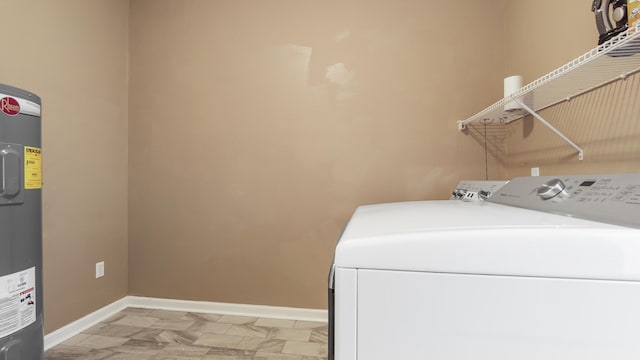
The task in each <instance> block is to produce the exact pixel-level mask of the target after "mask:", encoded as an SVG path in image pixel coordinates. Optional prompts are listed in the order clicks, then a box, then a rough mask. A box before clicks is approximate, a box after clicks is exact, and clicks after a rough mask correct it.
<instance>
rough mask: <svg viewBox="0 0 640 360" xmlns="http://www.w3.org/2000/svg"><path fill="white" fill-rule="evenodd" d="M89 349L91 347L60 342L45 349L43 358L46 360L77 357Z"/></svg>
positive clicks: (86, 352)
mask: <svg viewBox="0 0 640 360" xmlns="http://www.w3.org/2000/svg"><path fill="white" fill-rule="evenodd" d="M90 351H91V349H88V348H84V347H78V346H70V345H64V344H62V345H58V346H56V347H54V348H53V349H50V350H47V352H46V353H45V358H46V359H47V360H49V359H51V360H58V359H60V360H62V359H77V358H78V357H80V356H81V355H84V354H88V353H89V352H90Z"/></svg>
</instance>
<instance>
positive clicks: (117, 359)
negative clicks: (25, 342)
mask: <svg viewBox="0 0 640 360" xmlns="http://www.w3.org/2000/svg"><path fill="white" fill-rule="evenodd" d="M151 359H153V355H150V354H131V353H115V354H113V355H112V356H109V357H108V358H107V359H106V360H151ZM47 360H48V359H47Z"/></svg>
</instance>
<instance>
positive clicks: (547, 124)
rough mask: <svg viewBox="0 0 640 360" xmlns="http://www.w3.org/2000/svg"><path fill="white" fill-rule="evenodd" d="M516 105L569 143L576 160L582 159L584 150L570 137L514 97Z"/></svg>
mask: <svg viewBox="0 0 640 360" xmlns="http://www.w3.org/2000/svg"><path fill="white" fill-rule="evenodd" d="M513 101H515V102H516V103H518V105H520V106H521V107H522V108H523V109H524V110H526V111H527V112H528V113H529V114H531V116H533V117H534V118H535V119H536V120H538V121H540V122H541V123H542V124H543V125H544V126H546V127H548V128H549V130H551V131H553V133H554V134H556V135H558V136H559V137H560V138H561V139H562V140H564V141H565V142H566V143H567V144H569V145H571V147H573V148H574V149H576V151H577V152H578V160H584V150H583V149H582V148H581V147H580V146H578V145H576V143H574V142H573V141H571V139H569V138H568V137H567V136H566V135H565V134H563V133H561V132H560V130H558V129H556V128H555V127H554V126H553V125H551V124H550V123H549V122H548V121H547V120H545V119H544V118H543V117H542V116H540V114H538V113H537V112H535V111H534V110H533V109H531V108H530V107H528V106H527V105H526V104H525V103H524V102H523V101H522V100H520V99H514V100H513Z"/></svg>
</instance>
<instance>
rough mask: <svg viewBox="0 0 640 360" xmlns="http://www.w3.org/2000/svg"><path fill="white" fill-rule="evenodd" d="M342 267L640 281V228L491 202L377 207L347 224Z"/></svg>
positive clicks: (339, 259) (339, 256)
mask: <svg viewBox="0 0 640 360" xmlns="http://www.w3.org/2000/svg"><path fill="white" fill-rule="evenodd" d="M335 265H336V266H338V267H346V268H363V269H383V270H405V271H429V272H446V273H463V274H487V275H514V276H541V277H562V278H584V279H615V280H640V229H634V228H628V227H622V226H615V225H610V224H605V223H598V222H593V221H588V220H581V219H575V218H571V217H567V216H561V215H554V214H549V213H543V212H538V211H532V210H526V209H520V208H515V207H510V206H505V205H499V204H493V203H485V202H477V203H468V202H461V201H424V202H404V203H390V204H380V205H369V206H362V207H359V208H358V209H357V210H356V212H355V214H354V215H353V217H352V219H351V220H350V222H349V224H348V225H347V227H346V229H345V231H344V233H343V235H342V237H341V239H340V241H339V243H338V245H337V247H336V253H335Z"/></svg>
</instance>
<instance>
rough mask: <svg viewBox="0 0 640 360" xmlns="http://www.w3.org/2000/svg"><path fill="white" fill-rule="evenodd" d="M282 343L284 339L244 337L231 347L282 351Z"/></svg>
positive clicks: (269, 351)
mask: <svg viewBox="0 0 640 360" xmlns="http://www.w3.org/2000/svg"><path fill="white" fill-rule="evenodd" d="M284 343H285V341H284V340H277V339H262V338H252V337H245V338H244V339H243V340H242V341H240V342H239V343H238V344H236V345H234V346H232V347H233V348H236V349H242V350H255V351H260V352H268V353H279V352H281V351H282V348H283V347H284Z"/></svg>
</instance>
